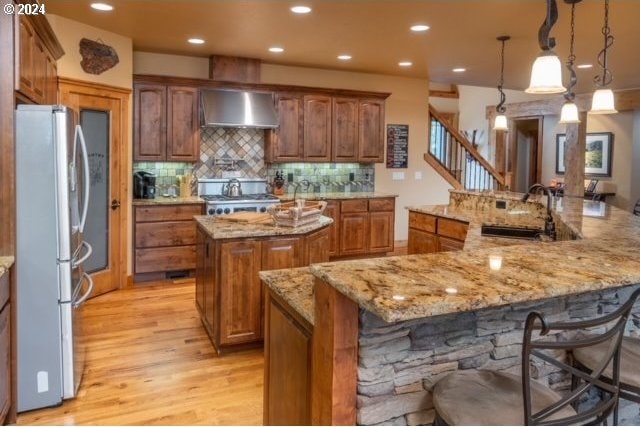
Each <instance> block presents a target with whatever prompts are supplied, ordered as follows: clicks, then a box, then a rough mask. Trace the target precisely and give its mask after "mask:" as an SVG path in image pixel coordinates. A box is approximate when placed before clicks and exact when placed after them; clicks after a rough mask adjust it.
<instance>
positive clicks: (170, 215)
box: [134, 204, 204, 281]
mask: <svg viewBox="0 0 640 427" xmlns="http://www.w3.org/2000/svg"><path fill="white" fill-rule="evenodd" d="M203 206H204V205H203V204H178V205H150V206H134V223H135V227H134V273H135V274H136V280H137V281H141V280H145V279H156V280H157V279H162V278H167V277H170V276H171V275H172V274H173V273H172V272H186V273H188V274H191V273H192V272H193V271H194V270H195V268H196V244H197V237H196V224H195V222H194V221H193V217H194V215H202V213H203V212H202V211H203Z"/></svg>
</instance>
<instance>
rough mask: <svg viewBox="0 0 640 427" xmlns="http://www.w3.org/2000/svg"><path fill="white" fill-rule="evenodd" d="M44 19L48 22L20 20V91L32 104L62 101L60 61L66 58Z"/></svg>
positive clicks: (33, 18)
mask: <svg viewBox="0 0 640 427" xmlns="http://www.w3.org/2000/svg"><path fill="white" fill-rule="evenodd" d="M43 19H45V20H46V18H44V17H35V16H26V15H23V16H20V18H19V29H18V31H17V36H18V43H19V48H18V50H17V52H18V56H19V58H18V60H17V61H16V64H17V66H18V69H17V75H18V80H17V83H18V87H17V88H16V90H17V91H18V92H19V93H20V95H22V96H23V97H25V98H26V100H28V102H33V103H35V104H55V103H56V102H57V98H58V73H57V65H56V58H59V57H60V56H62V55H63V54H64V51H63V50H62V48H61V46H60V44H59V42H58V40H57V39H56V38H55V35H53V31H52V30H51V27H50V26H49V24H48V23H45V22H43ZM45 40H47V42H45Z"/></svg>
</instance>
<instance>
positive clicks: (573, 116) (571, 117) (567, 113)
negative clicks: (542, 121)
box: [560, 0, 582, 124]
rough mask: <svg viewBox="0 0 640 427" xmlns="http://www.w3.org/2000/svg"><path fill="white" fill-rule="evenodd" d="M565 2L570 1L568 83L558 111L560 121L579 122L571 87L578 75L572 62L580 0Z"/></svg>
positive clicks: (573, 60)
mask: <svg viewBox="0 0 640 427" xmlns="http://www.w3.org/2000/svg"><path fill="white" fill-rule="evenodd" d="M565 1H566V2H568V3H569V2H570V3H571V37H570V47H569V59H568V60H567V69H568V70H569V76H570V78H569V85H568V87H567V92H566V93H565V94H564V99H565V100H566V101H565V103H564V105H563V106H562V111H561V113H560V123H565V124H568V123H580V116H579V115H578V106H577V105H576V103H575V102H573V101H574V99H575V98H576V94H575V93H573V88H574V87H575V85H576V83H577V82H578V77H577V75H576V70H575V69H574V68H573V64H575V62H576V55H575V53H574V46H575V36H576V3H580V2H581V1H582V0H565Z"/></svg>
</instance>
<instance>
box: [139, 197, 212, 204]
mask: <svg viewBox="0 0 640 427" xmlns="http://www.w3.org/2000/svg"><path fill="white" fill-rule="evenodd" d="M195 203H204V200H202V199H201V198H200V197H198V196H185V197H162V196H159V197H156V198H155V199H133V206H154V205H191V204H195Z"/></svg>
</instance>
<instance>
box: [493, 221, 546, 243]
mask: <svg viewBox="0 0 640 427" xmlns="http://www.w3.org/2000/svg"><path fill="white" fill-rule="evenodd" d="M481 234H482V235H483V236H489V237H506V238H509V239H524V240H540V236H542V235H543V231H542V228H538V227H518V226H513V225H495V224H482V229H481Z"/></svg>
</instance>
